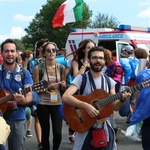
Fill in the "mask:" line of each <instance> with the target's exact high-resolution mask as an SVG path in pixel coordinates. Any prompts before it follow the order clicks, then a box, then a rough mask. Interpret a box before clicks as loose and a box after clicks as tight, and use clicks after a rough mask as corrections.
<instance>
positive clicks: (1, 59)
mask: <svg viewBox="0 0 150 150" xmlns="http://www.w3.org/2000/svg"><path fill="white" fill-rule="evenodd" d="M2 62H3V57H2V56H0V64H2Z"/></svg>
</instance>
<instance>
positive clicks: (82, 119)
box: [64, 79, 150, 132]
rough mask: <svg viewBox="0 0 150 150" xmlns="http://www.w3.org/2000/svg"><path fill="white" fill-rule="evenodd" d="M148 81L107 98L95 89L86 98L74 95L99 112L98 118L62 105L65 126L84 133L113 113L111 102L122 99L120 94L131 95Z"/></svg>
mask: <svg viewBox="0 0 150 150" xmlns="http://www.w3.org/2000/svg"><path fill="white" fill-rule="evenodd" d="M149 80H150V79H147V80H145V81H143V82H141V83H140V84H137V85H135V86H132V87H129V88H128V89H127V90H123V91H121V92H119V93H117V94H114V95H112V96H109V94H108V93H107V92H106V91H104V90H103V89H97V90H95V91H93V92H92V93H91V94H89V95H87V96H81V95H74V97H75V98H77V99H79V100H81V101H83V102H87V103H89V104H91V105H93V106H94V107H95V108H96V109H97V110H99V116H97V117H90V115H89V114H88V113H87V112H86V110H84V109H83V108H75V107H72V106H70V105H68V104H66V103H64V116H65V120H66V122H67V124H68V125H69V127H70V128H71V129H73V130H74V131H76V132H85V131H87V130H89V129H90V128H91V127H92V125H93V124H94V123H95V122H96V121H98V120H100V119H102V120H104V118H106V117H109V116H110V115H111V114H112V113H113V111H114V105H113V103H112V102H114V101H116V100H118V99H120V98H122V94H123V93H124V92H125V91H127V92H130V93H132V92H136V91H139V90H141V89H142V88H144V87H149V86H150V83H149Z"/></svg>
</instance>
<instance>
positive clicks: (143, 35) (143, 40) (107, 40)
mask: <svg viewBox="0 0 150 150" xmlns="http://www.w3.org/2000/svg"><path fill="white" fill-rule="evenodd" d="M84 39H91V40H93V41H94V42H95V43H96V45H97V46H103V47H104V48H106V49H109V50H111V51H112V50H116V57H117V61H119V59H120V57H121V51H122V49H123V48H124V47H125V46H126V45H128V44H131V45H132V46H133V47H134V48H136V47H141V48H144V49H146V50H147V52H148V53H150V27H140V26H131V25H124V24H121V25H119V27H118V28H116V29H111V28H93V29H89V28H88V29H76V28H74V29H73V30H72V32H71V33H70V34H69V36H68V38H67V41H66V46H65V48H66V49H67V53H68V54H69V53H71V52H73V51H75V50H76V49H77V48H78V45H79V43H80V42H81V41H82V40H84Z"/></svg>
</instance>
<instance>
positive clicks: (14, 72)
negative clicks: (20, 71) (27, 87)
mask: <svg viewBox="0 0 150 150" xmlns="http://www.w3.org/2000/svg"><path fill="white" fill-rule="evenodd" d="M16 70H17V64H16V63H15V68H14V70H13V74H12V77H11V75H10V84H9V87H8V89H10V87H11V85H12V81H13V79H14V76H15V74H16ZM6 73H7V71H6ZM10 74H11V73H10ZM3 76H4V65H3V64H2V76H1V82H0V85H1V84H2V82H3V80H5V79H4V77H3Z"/></svg>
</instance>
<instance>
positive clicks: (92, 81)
mask: <svg viewBox="0 0 150 150" xmlns="http://www.w3.org/2000/svg"><path fill="white" fill-rule="evenodd" d="M88 76H89V82H90V86H91V91H93V90H94V91H95V90H96V89H97V88H96V84H95V82H94V79H93V77H92V74H91V72H90V71H89V72H88ZM101 81H102V82H101V89H103V90H104V78H103V75H102V78H101ZM92 88H93V90H92Z"/></svg>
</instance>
